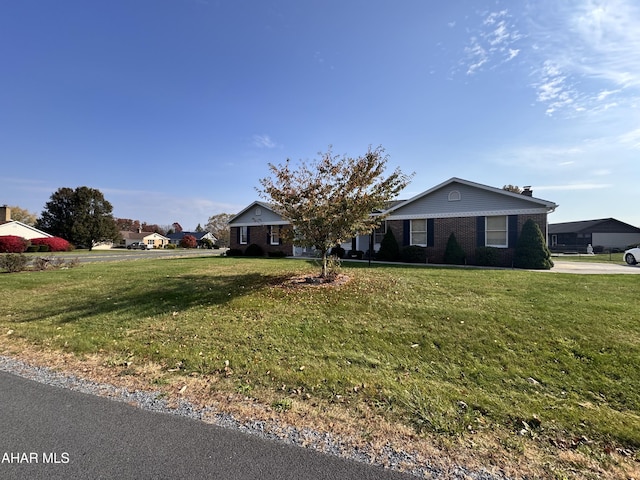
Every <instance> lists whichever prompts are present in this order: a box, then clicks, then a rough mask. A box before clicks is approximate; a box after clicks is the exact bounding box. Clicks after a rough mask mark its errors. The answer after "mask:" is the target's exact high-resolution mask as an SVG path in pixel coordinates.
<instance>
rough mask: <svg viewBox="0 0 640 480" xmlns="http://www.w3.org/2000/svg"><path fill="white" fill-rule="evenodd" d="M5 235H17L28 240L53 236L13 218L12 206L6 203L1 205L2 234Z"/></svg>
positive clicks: (0, 231)
mask: <svg viewBox="0 0 640 480" xmlns="http://www.w3.org/2000/svg"><path fill="white" fill-rule="evenodd" d="M4 235H15V236H16V237H22V238H26V239H27V240H31V239H33V238H50V237H52V236H53V235H50V234H48V233H46V232H43V231H42V230H38V229H37V228H36V227H33V226H31V225H27V224H25V223H22V222H18V221H17V220H11V208H9V207H8V206H6V205H3V206H2V207H0V236H4Z"/></svg>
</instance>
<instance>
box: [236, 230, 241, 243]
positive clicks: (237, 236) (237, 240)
mask: <svg viewBox="0 0 640 480" xmlns="http://www.w3.org/2000/svg"><path fill="white" fill-rule="evenodd" d="M241 228H242V227H236V243H237V244H238V245H240V229H241Z"/></svg>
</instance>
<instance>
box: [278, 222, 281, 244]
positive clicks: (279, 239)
mask: <svg viewBox="0 0 640 480" xmlns="http://www.w3.org/2000/svg"><path fill="white" fill-rule="evenodd" d="M278 245H282V227H280V226H279V227H278Z"/></svg>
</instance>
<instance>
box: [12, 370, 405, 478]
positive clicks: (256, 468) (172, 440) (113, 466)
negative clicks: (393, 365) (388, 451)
mask: <svg viewBox="0 0 640 480" xmlns="http://www.w3.org/2000/svg"><path fill="white" fill-rule="evenodd" d="M0 478H1V479H3V480H13V479H16V480H17V479H20V480H22V479H31V480H39V479H47V480H54V479H92V480H94V479H115V478H117V479H220V480H249V479H260V480H270V479H273V480H286V479H296V480H305V479H309V480H311V479H314V480H315V479H346V480H348V479H354V480H355V479H358V480H367V479H371V480H386V479H388V480H401V479H405V480H407V479H410V478H415V477H411V476H408V475H404V474H401V473H398V472H393V471H389V470H385V469H382V468H379V467H374V466H370V465H366V464H362V463H359V462H355V461H350V460H345V459H341V458H338V457H334V456H330V455H324V454H321V453H319V452H316V451H312V450H306V449H303V448H300V447H295V446H291V445H286V444H284V443H280V442H276V441H269V440H264V439H260V438H257V437H252V436H249V435H246V434H243V433H241V432H237V431H235V430H231V429H225V428H221V427H217V426H214V425H209V424H206V423H204V422H199V421H196V420H190V419H188V418H184V417H179V416H176V415H170V414H162V413H154V412H149V411H145V410H141V409H138V408H135V407H132V406H130V405H128V404H125V403H122V402H116V401H113V400H109V399H107V398H102V397H97V396H92V395H87V394H83V393H79V392H75V391H72V390H67V389H63V388H59V387H53V386H49V385H44V384H41V383H38V382H34V381H32V380H27V379H24V378H22V377H18V376H15V375H12V374H9V373H6V372H0Z"/></svg>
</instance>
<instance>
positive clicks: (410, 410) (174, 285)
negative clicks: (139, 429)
mask: <svg viewBox="0 0 640 480" xmlns="http://www.w3.org/2000/svg"><path fill="white" fill-rule="evenodd" d="M315 271H316V267H315V266H314V265H311V264H310V263H307V262H303V261H294V260H276V259H264V260H260V259H242V258H220V257H212V258H190V259H169V260H167V259H165V260H139V261H136V262H115V263H108V264H97V263H96V264H86V265H83V266H80V267H78V268H74V269H69V270H56V271H45V272H23V273H19V274H0V291H1V292H2V293H3V295H2V297H3V299H2V302H1V303H0V335H5V333H6V332H7V331H9V330H13V333H12V335H13V336H18V337H22V338H24V339H27V340H28V341H31V342H34V343H36V344H40V345H45V346H48V347H50V348H53V349H59V350H63V351H71V352H75V353H78V354H84V353H100V354H101V355H103V356H104V357H105V358H106V359H108V362H111V364H113V365H126V367H127V368H129V367H135V366H136V365H141V364H143V363H144V362H146V361H153V362H156V363H159V364H161V365H162V366H163V368H164V369H165V370H166V371H167V375H177V374H178V375H189V374H191V373H193V372H196V373H198V374H200V375H213V376H217V377H219V378H220V381H219V382H217V383H215V385H216V388H222V389H224V388H228V389H229V391H230V392H233V391H243V392H245V393H248V394H251V395H256V396H257V397H259V396H260V392H265V391H271V392H275V394H276V395H277V396H276V397H274V398H276V400H275V401H274V400H273V399H271V400H268V403H272V402H275V403H273V404H274V405H277V407H278V408H279V409H281V410H285V409H287V408H290V403H289V401H288V400H287V398H288V395H289V394H291V396H294V394H293V393H292V392H295V393H296V394H297V396H296V397H295V398H299V399H301V400H300V401H305V400H304V399H309V400H313V399H318V400H321V401H324V402H339V403H342V404H344V405H345V408H348V409H352V410H353V411H354V412H356V411H357V410H358V409H359V408H362V407H367V408H371V409H374V410H375V411H376V412H378V413H379V414H380V415H383V416H385V417H386V418H387V419H389V420H391V421H399V422H402V423H404V424H407V425H411V426H413V427H414V428H415V429H416V431H418V432H423V433H436V434H440V435H445V436H459V435H462V432H465V431H468V430H470V429H472V430H474V431H485V432H489V431H492V430H496V431H498V430H501V431H507V432H512V433H513V432H519V431H522V429H523V425H525V427H524V429H525V430H526V433H527V434H531V435H535V436H538V437H540V438H546V439H549V438H554V439H558V438H560V439H562V438H566V439H573V438H576V437H578V438H579V437H581V436H585V437H587V438H588V439H589V440H590V441H593V442H595V443H596V444H597V445H603V446H604V445H614V446H622V447H624V448H631V449H634V450H637V449H638V447H640V307H638V291H639V290H640V288H639V287H640V277H637V276H634V275H631V276H627V275H580V276H577V275H568V274H567V275H565V274H555V275H547V274H544V273H537V272H526V271H513V270H496V271H492V270H475V269H468V270H467V269H449V268H424V267H403V266H389V265H375V266H373V267H372V268H368V267H367V266H366V264H355V263H354V264H345V266H344V267H343V271H344V273H346V274H348V275H349V276H350V277H351V278H352V280H351V282H350V283H348V284H345V285H342V286H338V287H331V288H313V287H311V288H309V287H307V288H295V289H294V288H282V287H280V286H278V285H279V284H280V283H281V282H282V280H283V279H286V278H288V277H290V276H291V275H294V274H300V273H304V272H315ZM175 370H178V371H177V372H175ZM169 371H172V373H169ZM249 386H250V387H249ZM283 387H284V388H283ZM301 393H303V395H300V394H301ZM283 394H284V397H283ZM523 422H525V423H523Z"/></svg>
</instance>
